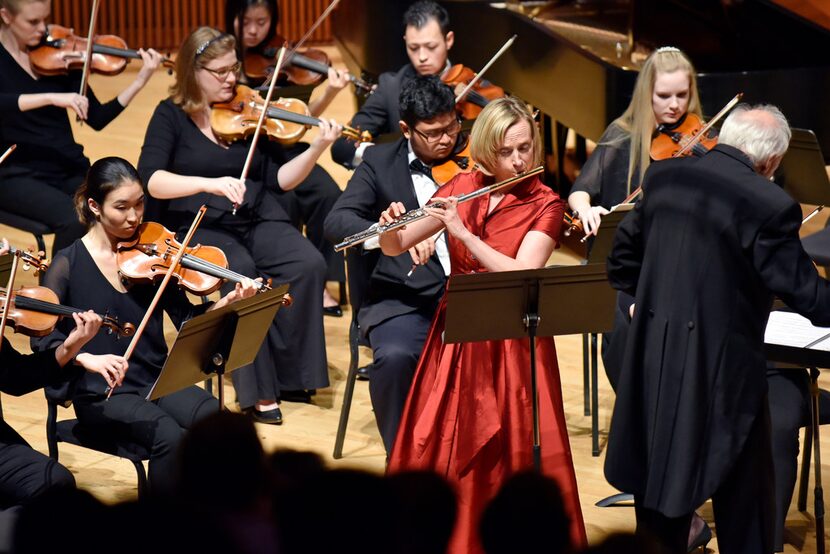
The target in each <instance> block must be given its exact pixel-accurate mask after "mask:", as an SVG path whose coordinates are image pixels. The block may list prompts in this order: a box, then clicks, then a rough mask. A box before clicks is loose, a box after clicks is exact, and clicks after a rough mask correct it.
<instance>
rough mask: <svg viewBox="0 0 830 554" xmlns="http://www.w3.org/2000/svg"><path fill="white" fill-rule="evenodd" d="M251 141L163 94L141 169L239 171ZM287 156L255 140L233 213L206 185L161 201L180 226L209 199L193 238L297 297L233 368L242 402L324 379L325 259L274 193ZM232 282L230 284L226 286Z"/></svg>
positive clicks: (147, 173)
mask: <svg viewBox="0 0 830 554" xmlns="http://www.w3.org/2000/svg"><path fill="white" fill-rule="evenodd" d="M248 145H249V143H248V142H247V141H239V142H236V143H233V144H231V145H230V147H229V148H223V147H222V146H219V145H217V144H216V143H214V142H212V141H211V140H210V139H208V138H207V137H206V136H205V135H204V134H203V133H202V132H201V131H200V130H199V128H198V127H196V125H195V124H194V123H193V121H192V120H191V119H190V117H188V116H187V114H185V112H184V111H183V110H182V109H181V108H179V107H178V106H176V105H175V104H173V102H172V101H171V100H169V99H168V100H164V101H162V102H161V103H160V104H159V105H158V107H157V108H156V111H155V113H154V114H153V117H152V119H151V120H150V125H149V127H148V128H147V135H146V137H145V139H144V146H143V147H142V149H141V157H140V158H139V162H138V171H139V173H140V174H141V177H142V180H143V181H144V183H145V184H146V183H148V182H149V180H150V178H151V177H152V175H153V173H155V172H156V171H158V170H166V171H170V172H172V173H175V174H178V175H187V176H200V177H209V178H210V177H224V176H238V175H239V174H240V173H241V170H242V166H243V165H244V163H245V157H246V155H247V153H248ZM284 161H285V158H284V152H283V150H282V149H281V148H280V146H279V145H278V144H275V143H273V142H270V141H267V140H260V141H259V142H258V144H257V152H256V153H255V155H254V158H253V161H252V164H251V170H250V173H249V176H248V181H247V183H246V185H247V189H246V193H245V202H244V203H243V204H242V205H241V206H240V207H239V209H238V211H237V214H236V215H233V214H232V213H231V203H230V202H229V201H228V200H227V199H226V198H224V197H219V196H215V195H211V194H207V193H200V194H195V195H192V196H188V197H182V198H176V199H173V200H168V201H164V202H160V203H159V204H160V208H161V209H160V213H161V214H162V222H163V223H165V224H166V225H167V226H168V227H170V228H172V229H177V230H183V229H185V228H186V227H188V226H189V225H190V222H191V221H192V219H193V216H194V214H195V213H196V211H197V210H198V208H199V207H200V206H201V205H202V204H205V205H207V208H208V209H207V213H206V215H205V218H204V220H203V221H202V223H201V225H200V226H199V229H198V231H197V233H196V236H195V238H194V243H195V242H200V243H203V244H210V245H213V246H218V247H219V248H221V249H222V250H223V251H224V252H225V254H226V255H227V257H228V261H229V263H230V268H231V269H232V270H233V271H236V272H238V273H241V274H243V275H247V276H250V277H257V276H263V277H270V278H273V280H274V283H275V284H278V283H290V285H291V288H290V291H291V295H292V297H293V298H294V303H293V304H292V306H291V307H290V308H289V309H284V310H280V311H279V312H278V313H277V317H276V319H275V320H274V325H272V326H271V329H270V330H269V333H268V338H267V339H266V342H265V343H264V344H263V346H262V348H261V349H260V351H259V353H258V355H257V357H256V359H255V360H254V363H253V364H252V366H251V367H245V368H241V369H238V370H237V371H235V372H234V373H233V382H234V385H235V387H236V392H237V396H238V398H239V404H240V406H241V407H242V408H248V407H251V406H253V405H254V403H255V402H256V401H257V400H268V399H273V398H279V396H280V390H302V389H318V388H324V387H327V386H328V385H329V379H328V366H327V360H326V344H325V335H324V331H323V306H322V293H323V285H324V283H325V276H326V263H325V261H324V260H323V257H322V256H321V255H320V253H319V252H318V251H317V250H316V249H315V248H314V246H312V244H311V243H309V241H308V240H306V239H305V238H304V237H303V236H302V235H300V233H299V231H297V229H296V228H294V227H293V226H292V224H291V221H290V219H289V217H288V215H287V214H286V213H285V210H284V209H283V208H282V207H281V206H280V203H279V202H278V201H277V198H276V191H277V189H278V184H277V172H278V170H279V167H280V165H281V164H282V163H284ZM147 217H148V219H150V218H152V216H151V215H148V216H147ZM232 288H233V285H232V284H228V285H226V286H225V287H223V292H226V291H229V290H231V289H232Z"/></svg>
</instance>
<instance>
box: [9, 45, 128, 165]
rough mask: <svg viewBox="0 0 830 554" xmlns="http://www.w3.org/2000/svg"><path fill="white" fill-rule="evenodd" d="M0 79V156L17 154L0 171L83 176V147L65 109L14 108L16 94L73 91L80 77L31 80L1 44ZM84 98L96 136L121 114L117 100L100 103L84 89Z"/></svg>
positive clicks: (88, 120) (85, 159)
mask: <svg viewBox="0 0 830 554" xmlns="http://www.w3.org/2000/svg"><path fill="white" fill-rule="evenodd" d="M0 76H2V78H0V149H2V150H0V152H4V151H5V150H6V148H8V147H9V146H10V145H12V144H17V150H15V152H14V154H12V155H11V156H10V157H9V159H8V160H7V161H6V162H5V163H4V164H3V166H2V167H0V172H5V173H6V174H9V173H13V172H15V171H18V172H19V171H20V169H21V168H22V169H24V170H25V169H38V170H42V171H49V172H59V173H69V174H75V173H77V172H79V171H86V169H87V168H88V167H89V160H88V159H87V158H86V156H84V148H83V146H81V145H80V144H78V143H76V142H75V138H74V137H73V135H72V127H71V125H70V123H69V112H68V111H67V110H66V109H65V108H58V107H57V106H45V107H43V108H39V109H36V110H29V111H26V112H21V111H20V108H19V107H18V98H19V97H20V95H21V94H42V93H54V92H58V93H63V92H78V90H79V89H80V86H81V72H80V71H73V72H71V73H69V75H56V76H53V77H46V76H43V77H40V78H38V79H33V78H32V76H31V75H29V74H28V73H27V72H26V70H25V69H23V68H22V67H20V64H18V63H17V61H16V60H15V59H14V58H13V57H12V55H11V54H9V52H8V51H7V50H6V48H5V47H3V45H2V44H0ZM87 98H89V112H88V119H87V121H86V123H87V124H89V126H90V127H92V128H93V129H95V130H98V131H100V130H101V129H103V128H104V127H106V126H107V125H108V124H109V122H110V121H112V120H113V119H115V118H116V117H117V116H118V114H120V113H121V112H122V110H123V109H124V107H123V106H122V105H121V104H120V103H119V102H118V99H117V98H113V99H112V100H110V101H109V102H107V103H106V104H101V103H100V102H99V101H98V99H97V98H96V97H95V95H94V94H93V93H92V89H88V91H87ZM73 117H74V116H73Z"/></svg>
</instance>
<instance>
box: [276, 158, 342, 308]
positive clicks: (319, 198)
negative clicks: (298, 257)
mask: <svg viewBox="0 0 830 554" xmlns="http://www.w3.org/2000/svg"><path fill="white" fill-rule="evenodd" d="M308 146H309V145H308V144H306V143H298V144H297V145H295V146H294V147H292V148H289V149H288V150H287V151H286V154H287V156H288V158H289V159H293V158H295V157H296V156H298V155H300V154H301V153H303V152H304V151H305V150H307V149H308ZM342 193H343V191H341V190H340V187H339V186H337V183H335V182H334V179H332V178H331V175H329V174H328V172H327V171H326V170H325V169H323V168H322V167H321V166H320V165H315V166H314V168H313V169H312V170H311V173H310V174H309V176H308V177H306V178H305V180H304V181H303V182H302V183H300V185H299V186H298V187H297V188H295V189H294V190H291V191H288V192H277V193H276V196H277V200H278V201H279V203H280V205H282V207H283V209H285V211H286V213H287V214H288V217H290V218H291V224H292V225H294V226H295V227H296V228H297V229H302V227H303V225H305V235H306V237H308V240H309V241H310V242H311V244H313V245H314V248H316V249H317V251H318V252H320V254H322V256H323V259H324V260H325V262H326V280H327V281H339V282H344V281H345V280H346V265H345V261H344V258H343V253H342V252H335V251H334V246H333V245H332V243H330V242H329V241H328V240H326V237H325V236H324V234H323V224H324V222H325V220H326V216H327V215H328V214H329V212H330V211H331V208H332V206H334V203H335V202H337V199H338V198H340V195H341V194H342ZM321 294H322V292H321Z"/></svg>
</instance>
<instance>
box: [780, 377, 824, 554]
mask: <svg viewBox="0 0 830 554" xmlns="http://www.w3.org/2000/svg"><path fill="white" fill-rule="evenodd" d="M767 383H769V412H770V423H771V427H772V429H771V431H772V435H771V436H772V459H773V465H774V466H775V551H776V552H781V551H783V550H784V523H785V522H786V520H787V511H788V510H789V508H790V502H791V501H792V496H793V489H794V487H795V482H796V477H797V475H798V450H799V429H801V428H802V427H804V426H805V425H808V424H809V422H810V387H809V377H808V375H807V372H806V371H805V370H803V369H802V370H798V369H791V370H771V371H768V372H767ZM819 415H820V417H821V424H822V425H824V424H826V423H828V422H830V392H828V391H825V390H822V391H821V395H820V398H819Z"/></svg>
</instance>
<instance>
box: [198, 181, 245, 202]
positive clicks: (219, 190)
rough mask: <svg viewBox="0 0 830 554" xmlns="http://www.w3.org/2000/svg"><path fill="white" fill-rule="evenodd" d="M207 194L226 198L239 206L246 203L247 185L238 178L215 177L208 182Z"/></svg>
mask: <svg viewBox="0 0 830 554" xmlns="http://www.w3.org/2000/svg"><path fill="white" fill-rule="evenodd" d="M205 192H209V193H210V194H214V195H216V196H224V197H225V198H227V199H228V200H230V201H231V202H232V203H234V204H236V205H237V206H241V205H242V203H243V202H244V201H245V183H243V182H242V181H240V180H239V179H237V178H236V177H214V178H213V179H207V180H206V187H205Z"/></svg>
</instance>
